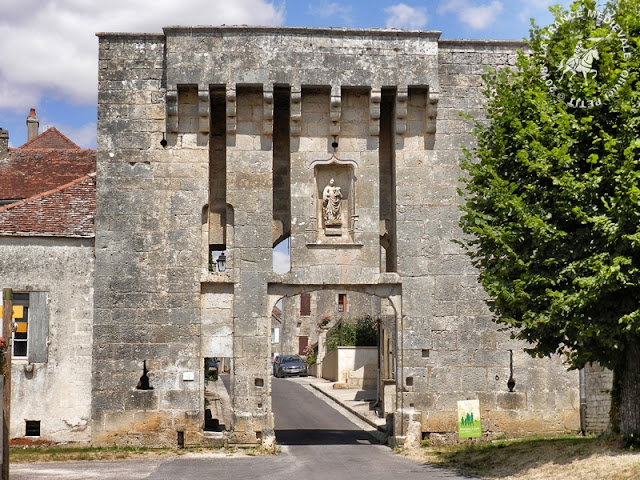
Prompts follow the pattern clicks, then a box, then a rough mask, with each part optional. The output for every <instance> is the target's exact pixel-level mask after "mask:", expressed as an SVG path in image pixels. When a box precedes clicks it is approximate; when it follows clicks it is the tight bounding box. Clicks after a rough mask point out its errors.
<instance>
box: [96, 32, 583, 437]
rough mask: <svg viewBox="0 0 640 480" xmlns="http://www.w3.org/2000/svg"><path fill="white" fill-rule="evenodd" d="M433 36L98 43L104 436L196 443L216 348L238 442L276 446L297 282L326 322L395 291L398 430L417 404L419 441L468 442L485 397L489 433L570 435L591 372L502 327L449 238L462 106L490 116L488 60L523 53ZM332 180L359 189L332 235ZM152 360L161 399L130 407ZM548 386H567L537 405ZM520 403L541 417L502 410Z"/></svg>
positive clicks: (309, 328) (116, 38)
mask: <svg viewBox="0 0 640 480" xmlns="http://www.w3.org/2000/svg"><path fill="white" fill-rule="evenodd" d="M438 36H439V34H438V33H434V32H399V31H395V30H393V31H387V30H369V31H355V30H344V29H319V30H314V29H295V28H292V29H291V28H290V29H274V28H248V27H217V28H208V27H170V28H166V29H165V30H164V34H163V35H137V34H101V35H100V70H99V72H100V87H99V90H100V94H99V108H98V111H99V121H98V150H99V151H98V209H97V217H96V246H97V248H96V283H95V307H96V311H95V316H94V324H95V332H94V345H93V371H94V373H96V375H95V379H94V383H93V388H94V391H93V395H94V402H93V407H92V419H93V421H94V422H95V423H100V427H99V429H96V430H95V431H94V437H93V440H94V441H96V442H98V443H100V442H107V441H112V442H114V443H127V442H132V443H139V442H145V441H149V438H150V437H148V436H147V429H148V428H155V429H157V430H158V431H159V432H160V434H159V436H158V439H159V442H158V443H162V442H167V443H168V442H170V441H171V442H175V435H176V428H178V427H177V426H176V425H178V424H179V425H180V428H181V429H183V430H182V431H184V436H185V438H188V439H191V440H189V441H197V439H198V438H199V437H198V434H199V433H200V429H201V425H200V424H198V417H199V416H201V415H202V403H203V395H204V384H203V383H204V382H203V381H202V375H201V374H200V373H199V372H201V370H202V365H203V358H206V357H220V358H225V357H228V358H232V359H233V362H232V365H233V367H232V372H230V373H231V379H232V397H233V407H234V417H233V418H234V420H233V421H232V425H230V426H229V427H230V428H231V433H230V436H229V438H230V441H231V442H232V443H233V442H235V443H242V444H246V443H258V442H263V443H265V444H266V445H268V446H269V445H271V443H270V442H271V441H272V437H271V433H269V432H270V431H271V430H270V429H272V428H273V415H272V413H271V403H270V394H271V392H270V380H269V378H270V377H269V374H270V372H269V369H270V361H269V360H270V355H271V352H272V345H271V343H270V335H271V328H272V327H273V326H274V322H276V321H275V320H272V317H271V314H272V312H271V308H272V307H273V305H274V304H275V302H276V301H277V299H279V298H282V297H288V298H291V299H292V300H291V304H292V305H296V306H297V307H294V308H299V305H300V303H299V301H298V300H294V299H296V298H299V297H297V296H298V295H299V294H300V293H302V292H313V293H314V302H316V303H314V306H313V311H314V312H315V315H327V316H331V317H334V318H335V317H337V316H338V314H339V313H345V314H346V313H349V312H338V311H335V310H333V308H335V306H336V304H337V300H336V298H335V295H336V294H337V293H345V294H348V295H349V296H350V298H351V299H353V300H356V299H357V298H359V297H357V295H362V298H369V297H370V298H374V299H376V300H377V299H381V303H379V304H378V308H380V311H381V312H382V311H383V309H385V310H388V314H389V317H385V320H384V328H385V329H387V330H385V331H386V335H387V338H388V339H389V340H390V341H391V343H390V344H389V345H393V349H389V351H388V352H387V353H389V352H391V350H393V351H392V353H389V354H390V355H392V356H395V358H394V359H393V360H394V361H393V362H389V365H394V366H395V371H393V372H385V373H386V375H387V376H388V377H389V378H388V379H387V380H390V379H392V378H395V379H396V382H397V385H396V387H397V388H396V389H395V398H394V402H388V403H390V404H391V403H394V406H393V408H392V409H391V410H390V412H396V418H395V420H394V425H395V428H396V435H399V436H401V437H402V436H404V434H405V433H406V431H407V426H408V423H407V422H408V421H409V420H408V418H409V416H407V415H405V409H409V408H411V409H412V411H415V412H418V413H417V414H416V415H415V417H416V418H417V419H419V421H420V422H421V428H422V431H423V432H428V433H429V434H433V435H436V436H438V435H439V437H438V438H441V439H451V438H455V435H454V432H455V428H456V420H455V406H456V402H457V401H458V400H463V399H465V400H466V399H469V398H479V399H480V400H481V409H482V411H483V412H485V411H486V412H487V418H488V421H489V423H488V424H487V425H488V426H487V427H486V428H485V426H484V424H483V431H484V430H486V432H485V435H486V436H487V437H489V436H491V435H494V434H496V432H506V433H509V434H510V433H512V432H545V431H549V432H556V431H562V429H563V428H567V429H568V428H570V427H572V426H573V425H574V424H575V419H576V418H578V406H577V405H576V404H575V401H574V400H575V398H576V392H577V391H578V390H577V389H578V382H577V378H576V376H575V375H573V374H567V373H566V372H565V371H564V368H563V366H562V365H560V364H559V362H557V361H556V360H553V361H544V360H534V359H531V358H530V357H528V356H526V355H524V354H520V353H519V352H520V351H521V350H522V347H523V345H522V344H520V343H518V342H516V341H514V340H511V339H509V338H508V335H505V334H501V333H498V332H497V327H496V326H495V325H494V324H493V323H492V321H491V315H490V312H489V311H488V308H487V306H486V304H485V303H484V299H485V295H484V294H483V292H482V289H481V288H480V287H479V285H478V283H477V272H475V271H474V269H473V267H472V265H471V263H470V262H469V259H468V258H467V257H466V256H465V255H464V252H463V251H462V250H461V248H460V247H459V246H457V245H456V244H455V243H453V241H452V240H453V239H455V238H459V236H460V235H461V232H460V230H459V227H458V219H459V216H460V212H459V210H458V205H459V204H460V198H459V197H458V195H457V193H456V189H457V188H458V187H459V184H458V178H459V176H460V175H461V172H460V170H459V167H458V158H459V156H460V149H461V147H462V146H465V145H467V146H468V145H471V142H472V141H473V139H472V137H471V135H470V134H469V131H470V127H469V125H468V122H466V121H464V120H462V119H460V117H459V115H458V113H459V112H460V111H464V112H466V113H470V114H473V115H482V105H483V103H482V102H483V97H482V95H481V93H480V91H479V87H480V85H481V75H482V72H483V65H491V66H496V67H502V66H510V65H513V58H514V56H513V52H514V49H515V48H516V47H519V46H521V45H520V44H516V43H513V42H469V41H444V40H438ZM216 92H217V93H216ZM216 95H219V100H216ZM216 102H217V103H216ZM214 135H222V138H220V137H216V138H219V140H218V139H216V140H214V137H213V136H214ZM165 137H166V140H167V144H166V146H162V145H161V144H160V140H161V139H162V138H165ZM334 142H335V143H336V144H337V146H336V147H335V148H334V146H333V145H332V144H333V143H334ZM211 145H215V146H214V147H210V146H211ZM330 178H334V179H335V183H336V185H337V186H339V187H340V188H341V190H342V193H343V197H342V199H341V202H342V203H341V212H342V213H341V215H342V216H341V219H340V220H341V224H340V225H339V227H338V228H337V229H331V228H327V226H326V225H325V224H324V223H323V210H322V202H323V198H322V195H323V188H324V186H325V185H326V184H327V183H328V180H329V179H330ZM283 183H284V185H283ZM287 183H288V184H287ZM274 192H276V193H275V195H274ZM210 202H211V203H210ZM216 209H217V210H216ZM212 212H213V213H215V214H213V213H212ZM212 219H213V220H212ZM210 221H217V222H219V223H220V225H209V222H210ZM210 227H213V228H210ZM274 232H275V233H274ZM209 235H211V237H209ZM279 236H282V238H286V237H287V236H288V237H289V238H290V240H291V248H290V260H291V268H290V271H289V272H287V273H284V274H275V273H274V272H273V268H272V255H273V254H272V247H273V242H274V238H278V237H279ZM282 238H280V239H282ZM221 242H222V243H221ZM210 245H211V248H213V249H214V250H215V249H224V250H225V251H226V258H227V265H226V271H225V272H224V273H222V272H217V273H214V272H210V271H209V259H208V252H209V248H210ZM214 247H215V248H214ZM390 276H392V277H393V281H390V278H391V277H390ZM358 301H359V300H358ZM318 302H321V303H326V306H318V305H319V303H318ZM351 313H353V312H351ZM290 316H291V317H293V316H296V317H297V315H295V313H292V312H290V311H289V310H287V308H285V310H284V313H283V318H282V320H283V321H284V322H285V323H283V327H282V331H283V335H284V336H285V337H286V338H287V339H288V340H286V341H283V343H282V345H281V347H282V348H286V349H287V350H291V351H292V353H293V352H295V353H297V350H296V349H297V347H298V345H296V338H297V337H307V339H308V340H313V339H315V338H318V332H317V331H314V329H315V328H316V327H314V326H313V325H314V324H315V325H317V320H318V319H317V318H313V319H311V318H310V319H309V321H308V322H306V323H304V322H300V325H298V324H297V323H296V324H295V326H292V324H291V323H289V324H287V323H286V322H287V318H288V317H290ZM128 328H130V329H131V330H135V332H133V331H131V332H130V334H129V335H127V332H128ZM285 337H283V338H285ZM396 346H397V348H396ZM510 350H513V353H514V367H513V368H514V372H515V376H516V379H517V386H516V392H517V393H515V394H513V395H512V396H510V397H509V396H508V395H510V394H508V393H505V391H506V380H507V378H508V377H509V374H510V365H509V358H510V357H509V351H510ZM144 360H147V361H148V363H149V365H152V366H153V369H152V370H151V373H150V377H151V379H152V381H153V382H154V383H155V385H154V388H155V390H154V391H153V392H154V393H153V395H155V397H153V396H149V397H145V396H140V397H139V398H138V397H135V396H134V397H131V396H130V394H131V389H132V385H131V379H135V378H136V377H139V376H140V375H141V372H140V365H141V364H142V362H143V361H144ZM389 368H391V367H389ZM102 371H108V372H112V375H111V376H110V377H109V376H106V375H98V374H97V373H98V372H102ZM191 373H193V381H184V380H183V379H184V378H185V376H184V375H185V374H188V375H187V376H189V374H191ZM551 387H552V388H551ZM391 389H392V387H389V385H385V388H384V391H385V392H386V393H385V398H387V397H390V396H392V395H390V394H389V392H390V391H391ZM545 389H546V390H551V391H553V395H549V396H544V395H538V392H542V391H545ZM403 390H404V391H403ZM152 398H156V400H152ZM514 399H516V400H517V401H516V400H514ZM523 399H524V400H523ZM385 401H386V400H385ZM505 408H506V409H507V410H504V409H505ZM513 409H515V410H514V411H516V410H517V414H518V416H519V417H518V418H521V419H523V421H524V422H525V424H526V425H527V426H525V427H521V426H517V425H516V424H515V416H509V415H507V414H506V413H505V412H507V411H508V412H511V410H513ZM149 410H152V411H153V412H154V414H157V419H160V420H158V421H156V419H155V417H154V416H152V415H150V416H148V417H147V416H145V415H146V414H147V412H148V411H149ZM407 411H408V410H407ZM185 412H197V413H196V414H192V413H190V414H189V415H190V416H188V418H191V419H192V420H188V419H187V420H185V418H187V417H183V416H180V415H182V414H184V415H186V413H185ZM542 413H544V415H543V414H542ZM139 414H140V416H138V415H139ZM127 416H128V417H127ZM178 418H180V419H182V420H178ZM134 419H135V420H134ZM165 419H171V422H173V423H171V422H169V421H165ZM534 419H536V421H537V425H533V423H532V424H531V426H529V424H528V423H527V422H529V421H531V422H534ZM134 424H135V425H140V427H139V428H138V427H136V428H134V427H133V425H134ZM534 427H535V428H534ZM138 430H139V431H138ZM434 438H435V437H434ZM150 443H153V442H152V441H151V442H150Z"/></svg>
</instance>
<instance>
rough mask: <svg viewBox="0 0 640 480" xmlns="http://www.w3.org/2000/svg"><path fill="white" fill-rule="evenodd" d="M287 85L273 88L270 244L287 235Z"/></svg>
mask: <svg viewBox="0 0 640 480" xmlns="http://www.w3.org/2000/svg"><path fill="white" fill-rule="evenodd" d="M290 116H291V88H290V87H288V86H275V87H274V90H273V246H274V247H275V246H277V245H278V244H279V243H281V242H282V241H283V240H285V239H287V238H289V237H290V236H291V145H290V141H291V136H290Z"/></svg>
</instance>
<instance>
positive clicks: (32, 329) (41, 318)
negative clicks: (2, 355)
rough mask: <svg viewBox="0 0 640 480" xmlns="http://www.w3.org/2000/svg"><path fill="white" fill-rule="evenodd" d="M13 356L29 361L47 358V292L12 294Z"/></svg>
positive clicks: (33, 361) (39, 361)
mask: <svg viewBox="0 0 640 480" xmlns="http://www.w3.org/2000/svg"><path fill="white" fill-rule="evenodd" d="M12 318H13V322H14V323H15V329H14V332H13V335H12V337H13V357H14V358H16V359H27V360H28V361H29V362H30V363H46V362H47V359H48V337H49V302H48V294H47V292H31V293H14V294H13V312H12Z"/></svg>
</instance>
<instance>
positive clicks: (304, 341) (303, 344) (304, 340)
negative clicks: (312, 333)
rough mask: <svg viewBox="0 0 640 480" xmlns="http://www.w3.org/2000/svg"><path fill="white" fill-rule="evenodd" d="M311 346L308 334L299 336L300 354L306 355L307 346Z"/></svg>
mask: <svg viewBox="0 0 640 480" xmlns="http://www.w3.org/2000/svg"><path fill="white" fill-rule="evenodd" d="M308 346H309V337H308V336H306V335H300V336H299V337H298V355H306V354H307V353H308V352H307V347H308Z"/></svg>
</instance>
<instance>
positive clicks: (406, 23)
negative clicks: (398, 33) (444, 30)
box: [384, 3, 427, 30]
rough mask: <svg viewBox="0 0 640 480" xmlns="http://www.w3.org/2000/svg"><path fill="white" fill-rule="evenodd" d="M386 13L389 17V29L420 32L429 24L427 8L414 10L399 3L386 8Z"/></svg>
mask: <svg viewBox="0 0 640 480" xmlns="http://www.w3.org/2000/svg"><path fill="white" fill-rule="evenodd" d="M384 12H385V13H386V14H387V15H389V16H388V18H387V22H386V26H387V28H406V29H409V30H418V29H421V28H424V26H425V25H426V24H427V10H426V9H425V8H414V7H410V6H408V5H405V4H404V3H399V4H397V5H392V6H390V7H387V8H385V9H384Z"/></svg>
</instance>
